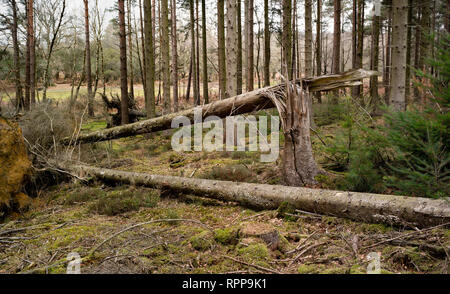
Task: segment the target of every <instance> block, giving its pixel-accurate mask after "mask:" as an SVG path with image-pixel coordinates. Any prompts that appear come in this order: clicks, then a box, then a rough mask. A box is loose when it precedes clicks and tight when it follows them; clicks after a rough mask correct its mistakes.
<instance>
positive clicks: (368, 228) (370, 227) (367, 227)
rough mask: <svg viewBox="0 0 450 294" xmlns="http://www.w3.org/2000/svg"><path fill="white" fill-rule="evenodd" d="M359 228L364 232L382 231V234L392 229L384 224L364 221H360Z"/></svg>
mask: <svg viewBox="0 0 450 294" xmlns="http://www.w3.org/2000/svg"><path fill="white" fill-rule="evenodd" d="M359 228H360V229H361V231H362V232H364V233H382V234H385V233H387V232H389V231H392V228H391V227H388V226H386V225H384V224H366V223H361V224H360V225H359Z"/></svg>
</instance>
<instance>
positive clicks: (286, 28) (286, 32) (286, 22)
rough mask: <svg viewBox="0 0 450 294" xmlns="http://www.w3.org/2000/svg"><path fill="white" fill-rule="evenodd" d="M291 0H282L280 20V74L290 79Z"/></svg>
mask: <svg viewBox="0 0 450 294" xmlns="http://www.w3.org/2000/svg"><path fill="white" fill-rule="evenodd" d="M291 11H292V2H291V1H290V0H283V1H282V13H283V15H282V18H283V20H282V22H283V24H282V25H283V27H282V29H283V33H282V36H281V44H282V46H281V47H282V57H283V58H282V60H283V62H282V64H281V68H282V74H283V75H284V76H285V77H287V78H288V80H289V81H290V80H292V50H291V48H292V13H291Z"/></svg>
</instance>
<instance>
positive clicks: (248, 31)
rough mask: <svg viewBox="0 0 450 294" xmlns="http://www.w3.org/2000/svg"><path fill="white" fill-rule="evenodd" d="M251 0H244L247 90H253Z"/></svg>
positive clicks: (252, 5)
mask: <svg viewBox="0 0 450 294" xmlns="http://www.w3.org/2000/svg"><path fill="white" fill-rule="evenodd" d="M253 12H254V3H253V0H245V48H246V52H247V54H246V55H247V66H246V69H247V70H246V72H247V81H246V85H247V91H248V92H250V91H253V88H254V87H253V83H254V75H255V73H254V41H253Z"/></svg>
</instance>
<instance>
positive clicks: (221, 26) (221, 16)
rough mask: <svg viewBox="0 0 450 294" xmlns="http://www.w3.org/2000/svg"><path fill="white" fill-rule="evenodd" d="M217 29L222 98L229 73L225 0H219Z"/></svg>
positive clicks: (225, 92)
mask: <svg viewBox="0 0 450 294" xmlns="http://www.w3.org/2000/svg"><path fill="white" fill-rule="evenodd" d="M217 31H218V50H217V51H218V59H219V92H220V99H224V98H226V97H228V95H227V74H226V62H225V0H218V1H217Z"/></svg>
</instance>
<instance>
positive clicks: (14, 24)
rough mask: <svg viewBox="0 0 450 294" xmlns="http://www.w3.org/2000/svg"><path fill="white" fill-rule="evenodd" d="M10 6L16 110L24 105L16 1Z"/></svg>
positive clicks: (13, 0)
mask: <svg viewBox="0 0 450 294" xmlns="http://www.w3.org/2000/svg"><path fill="white" fill-rule="evenodd" d="M11 8H12V14H13V22H12V24H11V35H12V39H13V47H14V59H13V62H14V65H13V67H14V84H15V87H16V110H17V111H19V110H21V109H22V108H23V107H24V105H23V104H24V103H23V102H24V101H23V93H22V82H21V79H20V49H19V40H18V38H17V28H18V17H17V3H16V0H11Z"/></svg>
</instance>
